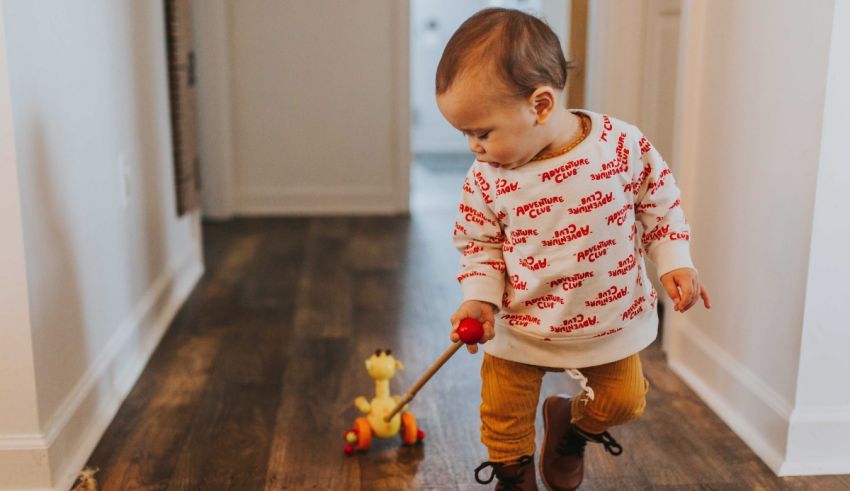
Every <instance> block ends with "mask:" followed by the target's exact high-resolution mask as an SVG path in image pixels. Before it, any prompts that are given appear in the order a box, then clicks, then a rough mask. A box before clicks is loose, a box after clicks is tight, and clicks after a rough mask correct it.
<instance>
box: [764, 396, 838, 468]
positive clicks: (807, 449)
mask: <svg viewBox="0 0 850 491" xmlns="http://www.w3.org/2000/svg"><path fill="white" fill-rule="evenodd" d="M827 474H850V408H842V409H838V410H830V411H822V410H818V409H812V410H800V409H795V410H794V412H793V413H791V427H790V429H789V434H788V454H787V455H786V457H785V462H784V463H783V464H782V467H781V468H780V469H779V475H780V476H804V475H827Z"/></svg>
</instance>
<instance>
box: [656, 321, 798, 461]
mask: <svg viewBox="0 0 850 491" xmlns="http://www.w3.org/2000/svg"><path fill="white" fill-rule="evenodd" d="M669 324H670V325H669V327H670V329H669V330H668V331H667V332H665V333H664V335H665V336H666V337H668V339H667V340H666V341H667V342H666V343H665V348H666V350H667V356H668V362H669V365H670V368H671V369H672V370H673V371H674V372H675V373H676V374H677V375H678V376H679V377H681V378H682V379H683V380H684V381H685V382H686V383H687V384H688V385H689V386H690V387H691V389H693V391H694V392H696V393H697V395H699V396H700V397H701V398H702V400H703V401H704V402H705V403H706V404H707V405H708V406H709V407H710V408H711V409H712V410H713V411H714V412H715V413H717V415H718V416H720V418H721V419H722V420H723V421H724V422H726V424H728V425H729V427H730V428H732V430H733V431H734V432H735V433H736V434H737V435H738V436H739V437H740V438H741V439H742V440H744V442H745V443H746V444H747V445H748V446H749V447H750V448H751V449H752V450H753V452H755V453H756V455H758V456H759V457H760V458H761V459H762V460H763V461H764V462H765V463H766V464H767V466H768V467H770V468H771V469H772V470H773V471H774V472H776V473H777V474H778V473H779V471H780V468H781V467H782V465H783V462H784V460H785V450H786V442H787V438H788V422H789V420H790V414H791V406H790V404H789V403H788V402H787V401H785V400H784V399H783V398H782V397H781V396H780V395H779V394H777V393H776V392H775V391H774V390H773V389H771V388H770V387H768V386H767V385H766V384H765V383H764V382H763V381H762V380H761V379H760V378H759V377H758V376H756V375H755V374H754V373H753V372H752V371H751V370H750V369H749V368H747V367H746V366H744V365H742V364H741V363H740V362H739V361H738V360H736V359H734V358H733V357H732V356H730V355H729V353H727V352H726V351H725V350H723V349H722V348H721V347H720V346H718V345H717V344H716V343H715V342H714V341H712V340H711V339H709V338H708V337H706V336H705V335H704V334H703V333H702V332H701V331H700V330H699V329H697V328H696V327H694V326H691V325H687V324H686V322H685V321H684V320H683V319H681V318H680V319H677V321H676V322H671V323H669Z"/></svg>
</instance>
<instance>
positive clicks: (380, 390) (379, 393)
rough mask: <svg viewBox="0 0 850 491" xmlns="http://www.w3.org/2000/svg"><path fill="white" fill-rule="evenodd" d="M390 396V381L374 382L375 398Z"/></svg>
mask: <svg viewBox="0 0 850 491" xmlns="http://www.w3.org/2000/svg"><path fill="white" fill-rule="evenodd" d="M389 396H390V381H389V380H376V381H375V397H389Z"/></svg>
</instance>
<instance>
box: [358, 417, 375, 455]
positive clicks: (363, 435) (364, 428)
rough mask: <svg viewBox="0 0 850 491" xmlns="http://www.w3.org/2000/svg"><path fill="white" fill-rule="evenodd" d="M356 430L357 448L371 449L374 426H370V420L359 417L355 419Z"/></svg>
mask: <svg viewBox="0 0 850 491" xmlns="http://www.w3.org/2000/svg"><path fill="white" fill-rule="evenodd" d="M354 432H355V433H356V434H357V443H356V445H355V447H356V448H357V450H369V447H371V446H372V427H371V426H369V420H368V419H366V418H357V419H355V420H354Z"/></svg>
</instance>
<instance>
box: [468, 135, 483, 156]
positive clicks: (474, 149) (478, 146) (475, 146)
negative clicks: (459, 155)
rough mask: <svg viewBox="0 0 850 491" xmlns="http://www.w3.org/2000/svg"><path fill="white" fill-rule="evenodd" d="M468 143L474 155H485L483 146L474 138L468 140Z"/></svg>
mask: <svg viewBox="0 0 850 491" xmlns="http://www.w3.org/2000/svg"><path fill="white" fill-rule="evenodd" d="M466 141H467V143H468V144H469V150H470V151H472V153H478V154H481V153H484V147H482V146H481V144H480V143H478V141H476V140H475V139H474V138H467V139H466Z"/></svg>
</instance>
